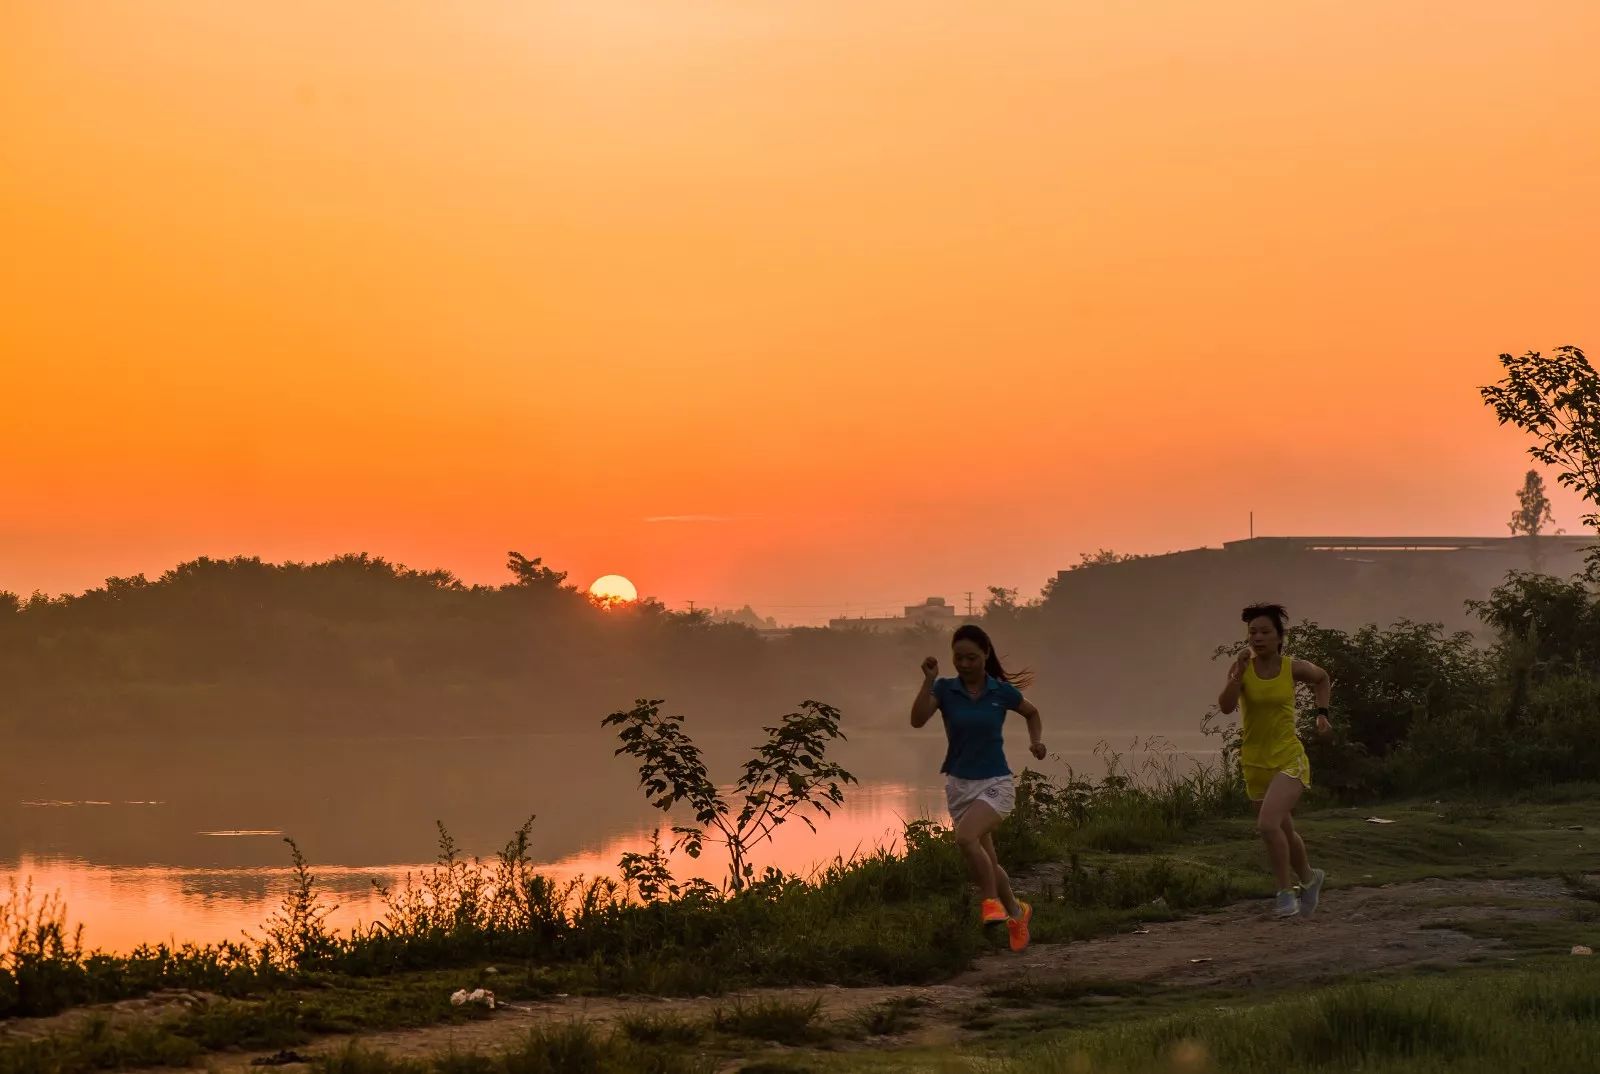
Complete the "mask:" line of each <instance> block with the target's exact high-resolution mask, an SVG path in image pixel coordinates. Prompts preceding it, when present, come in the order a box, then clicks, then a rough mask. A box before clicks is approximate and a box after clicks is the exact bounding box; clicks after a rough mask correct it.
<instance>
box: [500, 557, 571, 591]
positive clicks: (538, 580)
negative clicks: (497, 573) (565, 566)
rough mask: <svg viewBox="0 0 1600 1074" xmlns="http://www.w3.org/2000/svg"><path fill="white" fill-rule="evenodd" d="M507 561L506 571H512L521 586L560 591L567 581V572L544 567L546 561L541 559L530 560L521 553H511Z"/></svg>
mask: <svg viewBox="0 0 1600 1074" xmlns="http://www.w3.org/2000/svg"><path fill="white" fill-rule="evenodd" d="M507 555H508V556H509V557H510V558H509V559H507V560H506V570H508V571H510V572H511V573H512V574H513V575H514V576H515V577H516V579H517V581H516V584H517V585H519V586H529V587H534V588H540V589H559V588H561V583H562V582H565V581H566V580H567V572H566V571H557V570H552V569H550V568H549V567H546V566H545V565H544V560H543V559H541V558H539V557H537V556H536V557H534V558H533V559H529V558H528V557H527V556H525V555H523V554H522V553H521V552H509V553H507Z"/></svg>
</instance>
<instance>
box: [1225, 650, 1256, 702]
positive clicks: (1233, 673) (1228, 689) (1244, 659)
mask: <svg viewBox="0 0 1600 1074" xmlns="http://www.w3.org/2000/svg"><path fill="white" fill-rule="evenodd" d="M1249 662H1250V650H1249V649H1246V650H1245V651H1244V652H1242V653H1240V654H1239V655H1238V656H1236V657H1234V658H1233V663H1232V664H1231V665H1230V666H1229V667H1228V681H1227V684H1226V685H1224V686H1223V687H1222V693H1220V694H1218V695H1217V708H1219V709H1221V710H1222V714H1223V715H1224V716H1231V715H1232V714H1233V710H1234V709H1236V708H1238V707H1239V694H1240V693H1241V692H1242V691H1243V690H1244V668H1245V665H1246V664H1248V663H1249Z"/></svg>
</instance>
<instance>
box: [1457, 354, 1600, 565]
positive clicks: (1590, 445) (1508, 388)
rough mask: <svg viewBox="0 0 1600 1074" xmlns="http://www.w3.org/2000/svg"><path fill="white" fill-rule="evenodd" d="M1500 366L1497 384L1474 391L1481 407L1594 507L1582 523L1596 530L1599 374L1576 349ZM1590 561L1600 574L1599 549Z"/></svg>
mask: <svg viewBox="0 0 1600 1074" xmlns="http://www.w3.org/2000/svg"><path fill="white" fill-rule="evenodd" d="M1500 365H1501V367H1502V368H1503V369H1504V371H1505V373H1504V375H1503V376H1502V377H1501V378H1500V380H1499V381H1498V382H1497V383H1494V384H1490V385H1486V386H1484V387H1482V388H1480V389H1478V390H1479V392H1480V393H1481V394H1482V395H1483V400H1484V402H1485V403H1487V404H1488V405H1489V406H1491V407H1493V408H1494V412H1495V417H1496V418H1498V419H1499V422H1500V424H1501V425H1515V426H1516V427H1517V428H1519V429H1521V430H1522V431H1523V432H1525V433H1528V434H1529V435H1530V436H1532V437H1533V439H1534V444H1533V446H1532V447H1530V448H1529V449H1528V454H1529V455H1531V456H1532V457H1533V459H1534V460H1535V461H1536V462H1540V463H1543V464H1544V465H1546V466H1551V467H1556V468H1557V473H1556V480H1557V481H1558V482H1560V484H1561V486H1562V487H1563V488H1569V489H1572V490H1573V491H1575V492H1577V493H1578V494H1579V495H1580V496H1582V497H1583V498H1584V500H1585V501H1586V502H1587V503H1588V504H1589V505H1590V507H1591V508H1592V509H1591V510H1590V511H1589V512H1588V513H1587V514H1585V515H1584V516H1583V524H1584V525H1585V526H1588V527H1590V528H1593V529H1600V373H1596V372H1595V369H1594V366H1592V365H1590V364H1589V359H1587V358H1585V357H1584V355H1583V351H1581V350H1579V349H1578V348H1577V347H1557V348H1556V350H1555V352H1554V353H1553V354H1551V355H1550V356H1549V357H1548V358H1547V357H1544V356H1543V355H1541V354H1540V353H1539V352H1538V351H1529V352H1528V353H1527V354H1524V355H1521V356H1519V357H1513V356H1511V355H1509V354H1502V355H1501V356H1500ZM1524 491H1526V487H1525V488H1524ZM1541 524H1542V523H1541ZM1588 561H1589V570H1590V572H1591V573H1592V574H1593V573H1600V549H1597V548H1590V549H1589V553H1588Z"/></svg>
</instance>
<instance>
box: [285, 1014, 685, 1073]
mask: <svg viewBox="0 0 1600 1074" xmlns="http://www.w3.org/2000/svg"><path fill="white" fill-rule="evenodd" d="M311 1069H312V1070H313V1071H315V1072H316V1074H712V1072H713V1071H714V1070H716V1069H717V1068H716V1065H715V1064H714V1063H713V1062H712V1061H711V1060H709V1059H707V1058H705V1057H702V1056H697V1055H694V1054H693V1053H690V1052H686V1051H682V1050H678V1049H668V1048H659V1047H655V1048H652V1047H642V1046H640V1045H638V1044H637V1043H635V1042H633V1041H631V1040H629V1039H628V1038H627V1037H626V1036H623V1035H621V1034H616V1033H612V1034H606V1033H602V1032H601V1031H599V1030H597V1029H595V1028H594V1027H593V1026H591V1025H589V1024H588V1023H585V1022H572V1023H568V1024H565V1025H554V1026H545V1027H541V1028H538V1029H535V1030H532V1031H530V1032H529V1033H528V1035H527V1037H525V1038H524V1039H523V1040H522V1041H520V1042H518V1043H517V1044H515V1045H513V1046H512V1047H510V1048H508V1049H506V1050H505V1051H502V1052H497V1053H494V1054H485V1053H478V1052H448V1053H445V1054H442V1055H437V1056H433V1057H430V1058H427V1059H392V1058H390V1057H388V1056H386V1055H383V1054H382V1053H378V1052H373V1051H369V1050H366V1049H363V1048H360V1047H358V1046H355V1045H352V1046H350V1047H347V1048H345V1049H344V1050H342V1051H339V1052H336V1053H335V1054H333V1055H331V1056H327V1057H320V1058H318V1059H316V1060H315V1061H314V1062H313V1063H312V1067H311Z"/></svg>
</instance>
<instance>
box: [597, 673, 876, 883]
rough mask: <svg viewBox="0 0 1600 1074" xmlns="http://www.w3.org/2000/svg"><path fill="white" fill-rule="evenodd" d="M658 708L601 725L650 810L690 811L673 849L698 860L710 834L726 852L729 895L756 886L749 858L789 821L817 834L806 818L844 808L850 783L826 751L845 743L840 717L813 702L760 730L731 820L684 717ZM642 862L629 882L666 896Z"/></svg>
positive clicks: (646, 707)
mask: <svg viewBox="0 0 1600 1074" xmlns="http://www.w3.org/2000/svg"><path fill="white" fill-rule="evenodd" d="M663 703H664V702H662V701H660V700H654V701H647V700H640V701H638V702H636V703H635V704H634V707H633V708H632V709H629V710H628V711H626V712H613V713H612V714H611V715H609V716H607V717H606V718H605V719H604V720H602V721H601V725H602V726H605V727H615V728H617V738H618V739H619V740H620V741H621V742H622V745H621V746H619V747H618V748H617V750H616V755H617V756H621V755H622V754H627V755H628V756H630V757H632V758H633V759H634V760H635V761H637V762H638V765H639V786H640V787H642V788H644V792H645V795H646V797H648V798H649V799H650V804H651V805H653V806H655V807H656V808H657V809H660V810H662V811H663V812H667V811H670V810H671V809H672V808H673V807H674V806H676V805H678V804H680V803H683V804H686V805H687V806H688V807H689V808H690V809H691V810H693V811H694V823H693V824H681V825H674V826H673V828H672V833H673V836H674V837H675V839H674V843H673V849H674V850H677V849H679V848H682V849H683V850H685V851H686V852H687V853H688V855H689V856H690V857H691V858H698V857H699V856H700V852H701V850H702V849H703V847H704V845H705V840H706V838H707V834H708V832H711V833H712V835H711V838H712V839H713V840H714V841H716V842H720V843H722V844H723V845H724V846H725V847H726V849H727V852H728V885H729V887H730V888H731V889H732V890H733V891H735V892H738V891H744V890H746V889H747V888H748V887H749V886H750V885H751V884H752V883H753V882H754V881H755V878H756V877H755V866H754V865H752V864H751V863H750V860H749V856H750V851H751V850H753V849H754V848H755V847H757V846H759V845H761V844H762V843H763V842H765V841H767V840H768V839H770V838H772V834H773V832H774V831H776V830H777V828H778V827H779V826H780V825H782V824H784V823H786V822H788V821H789V820H791V819H796V818H797V819H799V820H800V821H801V822H802V823H803V824H805V825H806V827H808V828H810V829H811V830H812V831H816V824H815V823H814V822H813V820H812V815H819V816H824V817H826V816H831V815H832V813H831V809H830V807H831V806H836V805H839V804H841V803H842V802H843V801H844V789H843V787H842V784H846V783H854V782H856V778H855V777H854V776H853V775H851V774H850V773H849V772H846V771H845V770H844V769H843V768H841V767H840V766H839V765H838V764H836V763H834V762H832V761H829V760H827V759H826V755H827V750H828V744H829V743H830V742H832V741H833V740H835V739H843V738H844V734H843V732H841V731H840V730H839V710H837V709H835V708H833V707H832V706H831V705H825V704H823V703H822V702H820V701H804V702H801V704H800V708H799V710H798V711H795V712H791V713H789V714H788V715H786V716H784V717H783V719H782V721H780V722H779V724H778V725H777V726H776V727H764V728H762V730H764V731H766V733H767V741H766V742H764V743H762V744H761V745H759V746H757V747H756V748H755V751H754V752H755V756H754V757H752V758H751V759H750V760H748V761H746V762H745V764H744V768H743V770H742V771H741V772H740V774H739V779H738V781H737V782H736V783H735V784H734V786H733V791H734V793H735V795H736V796H737V799H739V800H740V801H739V805H738V809H737V812H735V810H734V808H733V806H731V805H730V804H729V802H728V799H727V798H726V797H724V795H723V793H722V791H721V790H719V789H718V788H717V785H716V784H715V783H713V782H712V781H711V776H710V773H709V772H708V771H707V769H706V765H705V761H704V760H703V759H702V758H701V755H700V747H698V746H696V745H695V743H694V740H693V739H691V738H690V737H689V735H688V734H687V733H686V732H685V731H684V729H683V717H682V716H678V715H672V714H668V713H663V712H662V711H661V706H662V704H663ZM647 858H648V856H646V859H647ZM657 858H658V859H659V854H658V855H657ZM646 859H641V860H638V861H635V862H633V863H632V864H633V865H634V866H635V867H636V870H637V871H638V875H636V876H635V877H633V879H634V880H635V881H638V880H643V879H646V878H648V882H649V883H651V885H652V886H653V887H654V888H655V890H656V891H657V892H660V891H662V890H667V891H670V888H669V887H668V886H667V881H666V878H665V877H663V876H662V875H661V873H660V872H659V871H658V870H656V869H655V868H654V867H653V865H652V864H651V863H650V862H649V861H648V860H646Z"/></svg>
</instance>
